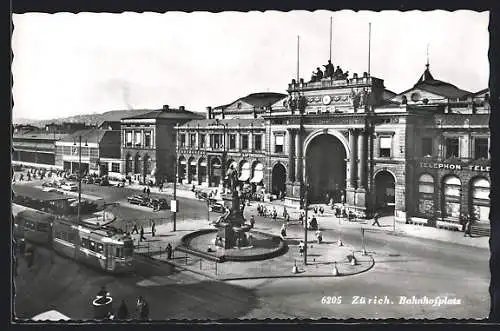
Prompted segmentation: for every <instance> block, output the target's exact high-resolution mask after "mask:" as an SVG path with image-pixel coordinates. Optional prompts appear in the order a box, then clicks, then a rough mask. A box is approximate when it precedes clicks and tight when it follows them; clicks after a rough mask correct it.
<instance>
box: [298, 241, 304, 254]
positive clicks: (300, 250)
mask: <svg viewBox="0 0 500 331" xmlns="http://www.w3.org/2000/svg"><path fill="white" fill-rule="evenodd" d="M304 246H305V244H304V241H303V240H301V241H300V243H299V253H300V256H302V255H304Z"/></svg>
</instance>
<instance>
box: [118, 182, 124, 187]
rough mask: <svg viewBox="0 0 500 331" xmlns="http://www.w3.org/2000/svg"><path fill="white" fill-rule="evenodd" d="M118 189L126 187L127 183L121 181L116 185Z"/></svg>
mask: <svg viewBox="0 0 500 331" xmlns="http://www.w3.org/2000/svg"><path fill="white" fill-rule="evenodd" d="M116 187H125V183H124V182H122V181H120V182H118V183H117V184H116Z"/></svg>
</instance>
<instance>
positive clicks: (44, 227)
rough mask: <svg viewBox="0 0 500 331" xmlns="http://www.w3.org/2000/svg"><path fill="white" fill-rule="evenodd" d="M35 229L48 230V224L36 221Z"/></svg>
mask: <svg viewBox="0 0 500 331" xmlns="http://www.w3.org/2000/svg"><path fill="white" fill-rule="evenodd" d="M36 229H37V231H40V232H49V225H48V224H47V223H38V224H37V227H36Z"/></svg>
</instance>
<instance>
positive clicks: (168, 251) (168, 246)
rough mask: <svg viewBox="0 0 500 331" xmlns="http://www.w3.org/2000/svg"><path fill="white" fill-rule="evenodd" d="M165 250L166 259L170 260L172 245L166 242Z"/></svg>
mask: <svg viewBox="0 0 500 331" xmlns="http://www.w3.org/2000/svg"><path fill="white" fill-rule="evenodd" d="M166 251H167V259H168V260H171V259H172V245H170V243H168V244H167V248H166Z"/></svg>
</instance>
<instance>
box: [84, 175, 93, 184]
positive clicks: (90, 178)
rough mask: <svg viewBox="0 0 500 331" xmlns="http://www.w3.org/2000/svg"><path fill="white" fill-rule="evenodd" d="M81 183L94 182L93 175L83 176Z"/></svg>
mask: <svg viewBox="0 0 500 331" xmlns="http://www.w3.org/2000/svg"><path fill="white" fill-rule="evenodd" d="M82 183H84V184H93V183H94V177H92V176H85V177H83V178H82Z"/></svg>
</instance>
